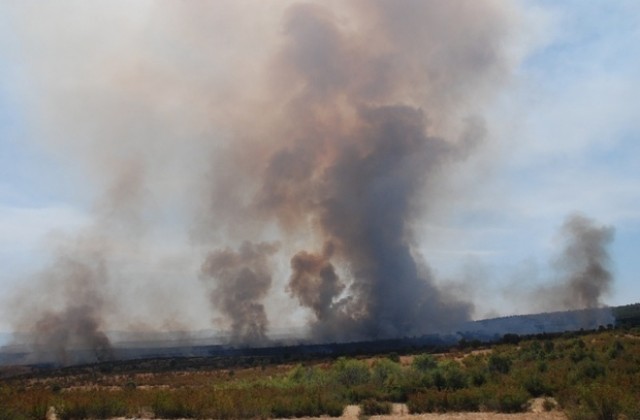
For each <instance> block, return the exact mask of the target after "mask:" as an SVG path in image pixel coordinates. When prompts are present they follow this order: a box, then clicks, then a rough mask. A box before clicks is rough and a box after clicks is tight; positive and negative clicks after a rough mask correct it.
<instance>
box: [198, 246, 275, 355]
mask: <svg viewBox="0 0 640 420" xmlns="http://www.w3.org/2000/svg"><path fill="white" fill-rule="evenodd" d="M277 250H278V246H277V245H276V244H269V243H260V244H252V243H250V242H244V243H243V244H242V245H241V246H240V248H239V249H238V251H233V250H231V249H229V248H226V249H223V250H220V251H216V252H212V253H211V254H209V256H208V257H207V259H206V260H205V262H204V263H203V264H202V271H201V273H202V277H203V278H204V279H205V280H213V281H214V288H213V290H212V292H211V303H212V304H213V306H214V308H216V309H219V310H220V311H221V312H222V313H223V314H224V315H225V316H226V317H227V318H228V319H229V320H230V321H231V325H230V331H231V337H230V341H231V343H234V344H251V345H256V344H262V343H264V342H266V341H267V328H268V321H267V315H266V313H265V310H264V305H263V304H262V302H261V301H262V299H264V297H265V295H266V294H267V292H268V291H269V288H270V287H271V267H270V266H269V262H268V260H269V257H270V256H271V255H273V254H274V253H275V252H276V251H277Z"/></svg>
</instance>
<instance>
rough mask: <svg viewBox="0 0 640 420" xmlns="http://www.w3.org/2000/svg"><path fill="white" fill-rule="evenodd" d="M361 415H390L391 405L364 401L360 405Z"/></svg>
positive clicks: (384, 402)
mask: <svg viewBox="0 0 640 420" xmlns="http://www.w3.org/2000/svg"><path fill="white" fill-rule="evenodd" d="M360 407H361V413H362V414H364V415H367V416H375V415H383V414H391V403H389V402H386V401H377V400H374V399H366V400H364V401H362V402H361V403H360Z"/></svg>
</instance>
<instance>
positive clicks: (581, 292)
mask: <svg viewBox="0 0 640 420" xmlns="http://www.w3.org/2000/svg"><path fill="white" fill-rule="evenodd" d="M560 235H561V238H562V240H563V242H564V249H563V250H562V253H561V254H560V256H559V257H558V258H557V260H556V261H555V264H554V265H555V268H556V269H557V271H558V277H559V279H558V280H556V281H555V282H554V285H553V286H552V287H551V288H550V289H549V290H546V291H545V292H548V294H547V293H545V294H546V295H547V299H548V300H549V303H550V304H551V305H553V306H555V308H556V309H559V308H565V309H587V308H598V307H601V306H603V301H602V298H603V297H605V296H606V295H607V293H608V292H609V291H610V288H611V284H612V282H613V275H612V274H611V269H610V265H611V260H610V257H609V250H608V245H609V244H610V243H611V241H613V236H614V229H613V228H612V227H611V226H602V225H599V224H598V223H597V222H596V221H595V220H593V219H590V218H588V217H586V216H584V215H581V214H573V215H571V216H569V217H567V220H565V222H564V224H563V225H562V228H561V230H560Z"/></svg>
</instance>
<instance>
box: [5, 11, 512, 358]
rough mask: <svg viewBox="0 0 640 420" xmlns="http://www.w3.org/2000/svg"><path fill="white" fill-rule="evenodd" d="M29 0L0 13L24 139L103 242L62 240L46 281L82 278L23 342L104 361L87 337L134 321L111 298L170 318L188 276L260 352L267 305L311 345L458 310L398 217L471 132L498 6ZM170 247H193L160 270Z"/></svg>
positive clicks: (490, 61)
mask: <svg viewBox="0 0 640 420" xmlns="http://www.w3.org/2000/svg"><path fill="white" fill-rule="evenodd" d="M27 3H28V2H27ZM28 4H29V6H24V9H20V8H19V7H16V10H18V12H16V16H15V19H14V21H15V22H22V25H23V26H24V27H25V28H29V29H28V31H31V32H33V33H28V34H27V35H28V36H25V37H24V41H23V42H24V45H21V47H20V49H21V51H24V54H25V57H26V58H24V60H23V65H24V66H25V67H27V68H28V69H29V72H28V74H29V75H30V76H29V77H32V78H33V80H35V81H37V83H33V84H30V85H32V86H33V87H32V89H33V91H28V95H25V97H29V98H37V100H34V102H33V103H32V104H31V107H32V108H33V109H34V110H36V111H34V113H35V115H36V117H34V120H35V121H36V122H37V123H35V124H34V126H35V127H37V128H38V130H37V131H36V133H37V134H38V135H37V136H35V137H37V138H38V139H41V140H40V141H42V143H43V144H44V145H45V146H46V147H49V148H50V149H51V150H54V151H55V152H56V153H59V154H60V155H64V156H65V158H66V159H67V161H69V162H73V163H74V164H75V165H76V169H77V170H79V171H80V172H81V171H86V173H87V174H88V175H89V176H87V182H88V183H91V186H92V187H91V188H93V189H95V191H96V193H95V194H94V195H93V196H91V199H93V200H94V202H96V203H97V205H96V207H97V208H96V211H95V212H93V213H91V216H92V217H95V219H96V220H95V221H94V223H93V225H92V226H93V227H90V228H89V229H90V230H91V231H92V235H94V236H95V237H105V238H106V240H107V242H109V244H110V247H109V249H108V251H109V252H106V251H105V253H104V254H101V256H94V257H96V258H93V259H91V258H88V259H86V258H85V257H84V256H85V255H86V250H85V249H83V247H82V246H79V247H78V249H75V250H74V251H73V252H71V253H66V254H65V255H66V257H65V258H66V260H64V261H71V262H73V261H79V263H78V264H77V265H74V264H70V265H69V264H67V269H66V272H67V274H65V275H64V276H57V275H56V276H45V277H47V278H48V280H47V281H46V283H47V287H48V288H50V289H64V290H67V289H66V288H67V286H68V285H70V284H71V285H76V284H77V285H79V286H78V287H77V288H75V289H73V290H69V291H68V293H67V292H65V293H62V295H63V296H64V298H62V299H59V302H57V303H56V305H53V304H48V303H47V302H41V301H39V300H38V299H34V298H33V296H32V304H29V305H26V306H25V307H27V308H37V311H35V312H30V313H29V314H28V316H25V317H22V318H21V319H23V320H25V319H26V320H28V322H27V323H26V324H24V323H22V324H20V325H19V328H21V329H26V330H29V329H30V330H34V329H35V330H38V331H42V334H40V336H41V337H42V340H44V341H43V342H42V344H41V345H40V344H39V346H40V347H43V348H46V347H49V348H52V349H56V350H55V352H64V350H58V349H65V348H69V347H75V346H80V347H82V346H85V345H87V346H91V347H93V348H95V354H96V356H95V357H96V358H99V357H105V356H104V355H108V353H109V352H108V351H107V349H108V347H109V346H108V343H107V342H106V341H105V334H104V331H105V329H106V328H109V327H110V326H111V327H112V326H113V325H118V322H120V323H122V320H123V319H126V320H127V322H132V323H137V324H142V325H145V324H146V323H145V319H129V318H133V317H129V316H128V315H129V314H128V311H130V310H132V309H125V308H127V304H126V303H122V302H129V305H128V308H133V307H135V308H137V307H144V306H145V305H148V306H149V307H150V308H152V309H150V310H149V313H148V314H147V316H148V317H147V320H150V319H158V320H161V316H160V312H170V313H174V314H177V315H176V316H175V318H179V317H180V316H181V314H183V313H185V312H187V311H188V310H189V309H190V308H191V306H197V305H195V304H194V305H191V304H190V301H189V300H187V302H189V303H187V304H186V305H185V303H184V300H183V301H181V302H180V303H176V302H179V301H178V300H177V297H176V298H175V299H174V298H173V297H174V295H178V294H179V292H181V291H182V290H183V289H189V288H191V289H192V290H195V292H194V293H193V295H192V296H194V295H201V290H199V289H197V287H202V286H203V285H204V286H205V287H207V288H208V290H209V292H210V299H209V301H210V303H211V306H212V308H213V315H212V316H209V317H207V316H200V318H211V317H213V319H214V320H215V322H216V324H215V325H216V327H220V326H221V325H222V326H224V327H225V328H227V329H228V332H229V334H230V337H231V340H232V341H233V342H234V343H244V344H259V343H263V342H264V341H265V340H266V338H267V333H268V328H269V319H268V315H269V313H270V308H273V307H275V306H283V307H284V308H287V309H291V310H290V312H296V311H297V312H296V314H297V315H299V314H300V313H302V312H305V313H308V315H309V316H310V317H311V320H310V323H309V330H310V333H311V334H312V336H313V337H314V338H315V339H318V340H321V339H361V338H385V337H396V336H404V335H412V334H420V333H426V332H435V331H440V330H446V329H448V328H451V327H453V326H455V325H457V324H458V323H460V322H462V321H464V320H467V319H468V318H469V316H470V311H471V309H472V306H471V304H470V303H468V302H464V301H461V300H459V299H457V298H455V297H453V296H451V295H450V294H449V293H447V292H445V291H444V290H445V289H444V288H441V287H440V286H439V285H438V282H437V281H436V279H435V278H434V274H433V272H432V270H431V269H430V268H429V265H428V264H427V261H425V259H423V257H422V256H421V255H420V252H419V251H418V248H419V246H418V245H419V244H418V241H419V238H417V237H416V236H417V235H416V233H415V224H416V223H418V222H419V221H421V220H424V219H425V218H428V217H429V215H430V213H431V212H432V211H436V210H437V209H438V208H439V207H440V206H441V205H442V204H443V203H444V202H445V201H446V199H447V194H446V183H447V181H448V178H449V177H450V176H451V174H453V173H454V171H458V170H462V169H461V168H462V165H463V162H464V160H465V159H466V158H467V157H468V156H469V155H470V154H472V153H473V152H474V150H476V149H477V147H479V145H480V144H481V143H482V141H483V139H484V137H485V136H486V133H485V131H486V129H485V127H484V124H483V122H482V118H480V117H478V115H477V114H478V111H479V110H481V109H482V107H483V106H484V104H485V102H486V101H487V100H488V99H490V98H491V97H492V96H493V95H494V92H496V91H497V90H498V89H499V88H500V86H501V85H502V83H503V80H505V79H506V78H507V76H508V75H509V70H510V68H511V67H512V65H513V64H514V63H513V61H514V57H512V56H511V51H510V50H509V48H508V46H509V38H510V36H511V34H512V30H513V27H514V25H515V23H517V21H518V17H519V14H518V10H517V9H516V6H515V5H509V4H507V3H505V2H500V1H491V0H487V1H463V0H459V1H456V0H452V1H442V2H436V1H422V0H407V1H383V0H373V1H364V0H353V1H317V2H297V1H290V2H278V3H277V4H273V3H269V5H268V6H263V2H260V1H255V2H233V3H232V2H212V3H193V2H184V3H144V2H142V3H138V4H137V5H138V6H137V7H138V8H135V10H133V9H134V8H133V6H131V3H129V2H122V3H117V2H114V3H110V6H111V5H112V4H118V5H119V6H121V8H115V6H114V9H110V8H101V7H102V6H96V5H89V4H88V3H86V2H76V3H73V2H70V3H68V5H72V6H70V7H69V6H68V7H66V8H65V10H64V11H62V12H57V9H56V8H55V7H54V6H45V5H41V4H40V3H33V4H32V3H28ZM47 7H49V8H47ZM42 8H44V9H42ZM66 9H69V10H66ZM42 10H44V11H42ZM110 10H115V12H113V11H110ZM47 11H48V12H47ZM76 11H77V13H76ZM50 16H53V17H54V19H52V18H50ZM86 22H92V24H91V25H87V23H86ZM94 25H97V26H99V25H104V27H102V28H101V29H95V28H96V26H94ZM118 25H120V27H118ZM114 27H117V28H118V29H117V30H114ZM252 34H255V35H252ZM43 51H46V52H50V53H47V54H43V53H42V52H43ZM25 89H27V88H25ZM92 191H93V190H92ZM84 198H85V199H86V197H84ZM87 201H89V200H87ZM176 232H180V233H176ZM185 232H188V234H187V233H185ZM154 235H157V236H154ZM180 235H184V236H185V237H186V236H187V235H188V238H187V239H185V238H182V237H181V236H180ZM155 238H161V239H160V240H154V239H155ZM276 242H277V243H279V244H280V245H279V246H275V245H273V243H276ZM229 244H242V245H241V246H240V247H239V248H238V249H237V250H236V249H232V248H229ZM162 246H166V247H167V248H171V247H176V248H179V251H175V250H173V249H171V252H168V251H167V252H166V253H163V252H165V249H164V248H161V247H162ZM158 249H160V251H159V250H158ZM161 251H162V252H161ZM167 254H170V255H171V257H172V258H173V259H172V261H174V260H175V261H182V259H184V260H189V259H190V260H189V261H188V262H186V263H184V264H183V265H178V268H179V269H180V270H176V271H177V272H178V275H176V276H175V277H171V275H172V273H169V274H167V272H166V270H165V268H166V267H167V265H163V264H160V263H159V261H162V259H163V258H164V256H165V255H167ZM176 255H178V256H179V258H178V257H176ZM202 255H205V258H204V261H202V257H201V256H202ZM427 257H428V256H427ZM196 259H197V261H194V260H196ZM427 259H428V258H427ZM287 261H289V262H290V269H291V271H290V272H287V271H286V270H284V269H282V267H283V266H285V264H283V262H287ZM189 264H191V265H189ZM55 266H57V265H56V264H54V267H55ZM158 267H161V268H158ZM184 267H188V268H189V270H186V269H184ZM279 268H280V270H281V271H282V272H278V269H279ZM145 270H147V271H145ZM153 270H156V271H153ZM156 272H157V275H156ZM132 273H133V274H132ZM145 273H146V274H145ZM276 273H277V274H278V277H276ZM198 277H200V279H202V280H203V281H201V282H198V281H197V278H198ZM287 278H288V279H289V281H288V283H287V282H286V279H287ZM70 279H71V280H70ZM106 283H109V284H110V286H109V287H108V288H107V287H106V286H105V284H106ZM129 284H132V285H133V286H130V287H129ZM160 285H165V286H166V288H167V289H168V290H170V292H169V293H168V295H169V296H170V297H171V299H166V300H165V301H163V304H162V305H159V304H157V303H156V301H157V300H158V299H159V298H158V294H159V292H157V291H158V290H159V289H160ZM194 285H195V286H194ZM78 291H80V295H78ZM126 291H129V292H130V293H129V295H127V292H126ZM286 292H288V294H287V293H286ZM33 301H35V302H37V303H38V305H36V304H34V303H33ZM171 304H173V305H174V307H173V308H171V309H172V311H169V310H168V309H169V307H170V305H171ZM187 306H188V307H187ZM203 306H204V305H203ZM300 307H302V309H300ZM159 308H161V309H159ZM292 308H293V309H292ZM154 311H155V312H154ZM50 314H53V316H50ZM185 319H186V318H185ZM163 321H166V320H163ZM169 321H172V325H173V321H174V320H173V319H171V320H169ZM219 321H221V322H219ZM271 321H273V319H272V320H271ZM294 321H295V320H293V319H291V320H285V321H281V324H287V323H293V322H294ZM25 322H26V321H25ZM120 325H121V324H120ZM187 325H188V324H187ZM61 357H62V358H64V356H61Z"/></svg>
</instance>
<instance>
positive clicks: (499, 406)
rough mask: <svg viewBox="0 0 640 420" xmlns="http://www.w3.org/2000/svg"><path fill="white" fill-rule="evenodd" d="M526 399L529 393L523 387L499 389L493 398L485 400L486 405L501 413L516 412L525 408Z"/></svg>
mask: <svg viewBox="0 0 640 420" xmlns="http://www.w3.org/2000/svg"><path fill="white" fill-rule="evenodd" d="M528 400H529V395H528V394H527V392H526V391H525V390H523V389H519V388H507V389H499V390H498V391H497V392H496V394H495V395H494V396H493V398H492V399H490V400H489V401H487V403H488V404H487V406H488V407H489V408H490V409H492V410H496V411H499V412H501V413H518V412H522V411H526V410H527V408H528V406H527V401H528Z"/></svg>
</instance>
